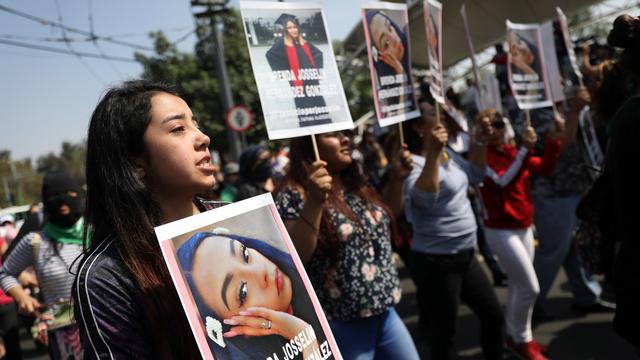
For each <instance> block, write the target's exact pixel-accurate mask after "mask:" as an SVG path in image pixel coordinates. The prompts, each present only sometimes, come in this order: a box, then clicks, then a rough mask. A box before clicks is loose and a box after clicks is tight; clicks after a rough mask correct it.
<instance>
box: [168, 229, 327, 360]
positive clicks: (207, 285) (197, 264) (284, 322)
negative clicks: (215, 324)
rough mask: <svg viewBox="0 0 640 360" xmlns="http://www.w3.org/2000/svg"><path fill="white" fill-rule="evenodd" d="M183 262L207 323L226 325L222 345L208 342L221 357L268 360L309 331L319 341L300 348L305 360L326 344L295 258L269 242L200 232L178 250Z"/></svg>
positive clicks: (199, 310) (191, 288) (193, 293)
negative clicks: (294, 261) (215, 321)
mask: <svg viewBox="0 0 640 360" xmlns="http://www.w3.org/2000/svg"><path fill="white" fill-rule="evenodd" d="M230 249H233V250H232V251H231V250H230ZM177 258H178V260H179V261H180V266H181V268H182V270H183V272H184V276H185V279H186V281H187V284H188V286H189V288H190V290H191V294H192V296H193V299H194V301H195V303H196V306H197V309H198V313H199V316H200V318H201V320H202V323H203V324H208V323H209V322H210V321H211V320H213V319H215V320H217V321H219V322H220V323H224V325H222V326H221V327H220V328H219V330H220V332H221V333H220V334H215V336H216V337H217V338H218V339H220V338H224V340H223V342H222V345H221V344H220V343H219V341H213V340H211V339H209V340H208V342H209V347H210V349H211V350H212V352H213V354H214V355H215V357H216V358H219V359H238V358H242V359H256V360H265V359H268V358H270V357H272V356H273V354H274V353H276V352H279V351H280V349H282V348H283V347H284V346H285V345H286V344H288V343H289V342H290V341H294V339H299V337H300V334H301V333H302V334H304V333H303V332H304V331H305V329H307V328H308V327H309V326H311V328H312V329H313V331H314V333H315V334H316V341H313V342H312V343H311V344H309V345H306V346H305V347H304V350H303V349H300V353H301V354H302V358H306V357H311V356H310V355H309V354H311V353H313V352H316V351H319V344H321V343H323V342H324V341H325V340H326V337H325V335H324V332H323V330H322V327H321V326H320V321H319V320H318V317H317V315H316V313H315V312H314V307H313V304H312V303H311V299H310V297H309V296H308V293H307V291H306V289H305V287H304V284H303V282H302V278H301V277H300V275H299V274H298V271H297V269H296V267H295V265H294V263H293V259H292V257H291V255H289V254H287V253H285V252H283V251H281V250H279V249H277V248H276V247H274V246H272V245H270V244H269V243H268V242H265V241H263V240H260V239H254V238H249V237H246V236H240V235H235V234H227V233H221V232H217V233H208V232H198V233H196V234H194V235H193V236H192V237H190V238H189V239H188V240H187V241H185V242H184V243H182V244H181V245H180V246H179V247H178V249H177ZM211 264H215V265H214V266H211ZM225 284H226V285H225ZM221 289H222V290H221ZM225 289H228V290H226V291H225ZM221 291H222V292H221ZM231 294H233V295H231ZM227 298H228V299H229V301H227ZM209 329H211V331H216V329H214V328H209V327H207V330H209Z"/></svg>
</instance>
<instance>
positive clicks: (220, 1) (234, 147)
mask: <svg viewBox="0 0 640 360" xmlns="http://www.w3.org/2000/svg"><path fill="white" fill-rule="evenodd" d="M228 2H229V0H191V6H197V7H202V6H204V7H206V10H205V11H202V12H199V13H195V14H194V16H195V17H196V18H202V17H209V18H211V26H212V30H213V40H214V45H215V48H216V60H217V69H218V71H217V72H218V80H219V81H220V93H221V95H222V103H223V107H224V112H225V114H226V113H227V112H228V111H229V109H231V108H232V107H233V106H234V105H235V103H234V101H233V95H232V94H231V87H230V85H229V75H228V74H227V64H226V62H225V57H224V42H223V39H222V29H221V27H222V26H223V25H222V24H218V21H217V19H216V15H218V14H222V13H225V12H227V11H229V9H228V8H227V3H228ZM227 138H228V140H229V148H230V150H231V156H232V157H233V159H234V161H237V160H238V158H240V153H241V152H242V146H241V144H240V139H239V137H238V134H237V133H236V132H235V131H233V130H231V129H230V128H229V127H227Z"/></svg>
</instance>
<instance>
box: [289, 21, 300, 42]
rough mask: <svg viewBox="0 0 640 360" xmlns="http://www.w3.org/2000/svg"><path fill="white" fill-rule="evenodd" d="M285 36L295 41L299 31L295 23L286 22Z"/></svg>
mask: <svg viewBox="0 0 640 360" xmlns="http://www.w3.org/2000/svg"><path fill="white" fill-rule="evenodd" d="M287 35H289V37H291V38H292V39H297V38H298V36H299V35H300V29H299V28H298V25H296V23H295V22H293V21H287Z"/></svg>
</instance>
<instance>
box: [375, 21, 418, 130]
mask: <svg viewBox="0 0 640 360" xmlns="http://www.w3.org/2000/svg"><path fill="white" fill-rule="evenodd" d="M362 11H363V19H364V25H365V31H366V32H367V40H368V44H367V45H368V46H369V49H368V50H369V56H370V63H371V65H372V66H371V77H372V81H373V86H374V89H375V90H376V92H375V94H376V95H375V96H376V99H375V101H376V102H377V110H378V118H379V120H383V119H385V118H389V117H394V116H396V115H402V114H409V113H411V112H416V111H417V104H416V101H415V99H414V93H413V86H412V83H413V81H412V74H411V52H410V48H409V35H408V29H407V25H408V18H407V12H406V9H403V10H394V9H363V10H362ZM407 118H410V117H407ZM402 120H405V118H403V119H401V120H400V121H402ZM381 125H382V126H386V124H385V123H384V122H381Z"/></svg>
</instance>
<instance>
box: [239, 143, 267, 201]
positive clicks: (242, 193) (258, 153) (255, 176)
mask: <svg viewBox="0 0 640 360" xmlns="http://www.w3.org/2000/svg"><path fill="white" fill-rule="evenodd" d="M237 188H238V194H237V196H236V201H240V200H244V199H248V198H250V197H253V196H256V195H260V194H264V193H266V192H270V191H273V182H272V181H271V151H269V149H268V148H267V147H266V146H264V145H252V146H249V147H248V148H246V149H245V150H244V151H243V152H242V154H241V155H240V177H239V179H238V185H237Z"/></svg>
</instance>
